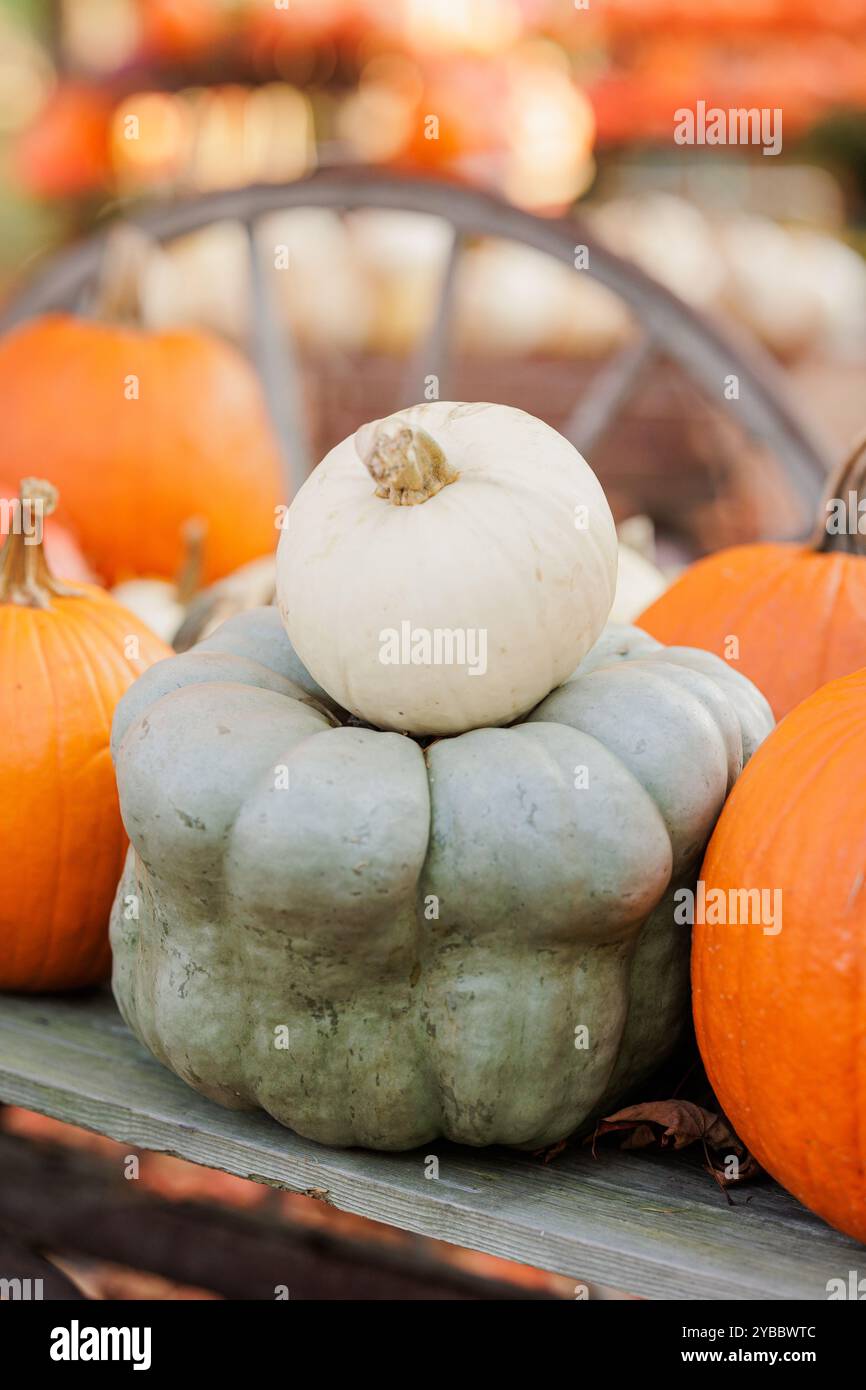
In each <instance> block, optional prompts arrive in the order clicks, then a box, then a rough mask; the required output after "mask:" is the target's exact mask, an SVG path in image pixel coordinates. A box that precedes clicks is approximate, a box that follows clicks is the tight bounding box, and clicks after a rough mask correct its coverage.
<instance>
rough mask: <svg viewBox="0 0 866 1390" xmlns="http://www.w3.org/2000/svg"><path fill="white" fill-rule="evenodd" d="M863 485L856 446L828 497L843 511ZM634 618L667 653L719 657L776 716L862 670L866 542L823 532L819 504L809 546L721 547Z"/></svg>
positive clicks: (863, 466)
mask: <svg viewBox="0 0 866 1390" xmlns="http://www.w3.org/2000/svg"><path fill="white" fill-rule="evenodd" d="M864 481H866V462H864V446H861V447H860V448H858V449H857V451H856V452H855V453H854V455H853V456H852V458H851V459H849V460H848V461H847V462H846V464H845V466H844V467H843V468H842V469H841V470H840V472H839V474H837V476H836V478H835V479H834V480H833V483H832V484H831V487H830V496H831V497H834V498H839V499H841V501H842V502H843V503H844V504H845V505H846V508H847V506H848V503H849V494H850V495H851V497H852V498H853V499H855V501H854V506H855V507H856V504H857V503H859V501H860V500H861V499H862V498H863V497H864V496H866V489H864ZM852 510H853V508H852ZM864 527H866V517H864ZM637 621H638V625H639V626H640V627H642V628H644V629H645V630H646V631H647V632H649V633H651V635H652V636H653V637H655V638H657V639H658V641H660V642H664V643H665V644H666V645H668V646H688V647H705V648H706V649H707V650H708V651H711V652H715V654H716V655H717V656H722V657H725V658H726V659H727V660H729V661H730V662H731V665H733V666H735V668H736V669H737V670H738V671H741V672H742V674H743V675H744V676H748V677H749V679H750V680H752V681H754V683H755V685H756V686H757V687H758V689H759V690H761V691H762V692H763V694H764V695H765V696H766V697H767V699H768V700H769V702H770V705H771V706H772V709H773V713H774V715H775V716H776V718H777V719H781V718H782V716H783V715H785V714H787V713H788V711H789V710H790V709H793V707H794V705H797V704H799V703H800V701H801V700H804V699H805V698H806V696H807V695H811V694H812V693H813V691H815V690H817V689H818V687H819V686H821V685H824V684H825V683H826V682H827V681H829V680H834V679H835V678H836V677H838V676H846V675H848V674H849V673H850V672H851V671H856V670H858V669H859V667H861V666H866V535H862V534H859V533H858V534H848V533H842V534H838V535H836V534H829V533H828V530H827V512H826V508H825V507H822V509H821V515H820V517H819V519H818V524H817V526H816V530H815V535H814V537H813V539H812V542H811V543H810V544H809V545H788V544H762V545H741V546H734V547H732V548H731V549H729V550H720V551H719V552H718V553H717V554H715V555H710V556H709V557H708V558H707V559H705V560H699V561H698V563H697V564H695V565H692V566H691V567H690V568H689V569H688V570H686V572H685V574H683V575H681V576H680V578H679V579H678V580H677V581H676V582H675V583H674V584H672V585H671V587H670V588H669V589H668V590H667V591H666V592H665V593H664V594H662V596H661V598H658V599H656V601H655V603H652V604H650V606H649V608H647V610H646V612H644V613H643V614H642V615H641V617H640V618H638V620H637Z"/></svg>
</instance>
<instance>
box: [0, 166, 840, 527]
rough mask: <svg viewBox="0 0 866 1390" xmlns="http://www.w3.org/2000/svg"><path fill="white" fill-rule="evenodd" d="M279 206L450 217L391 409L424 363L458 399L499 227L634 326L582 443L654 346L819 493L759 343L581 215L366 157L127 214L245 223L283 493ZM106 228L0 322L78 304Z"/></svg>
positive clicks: (821, 452) (170, 223)
mask: <svg viewBox="0 0 866 1390" xmlns="http://www.w3.org/2000/svg"><path fill="white" fill-rule="evenodd" d="M289 208H329V209H332V210H334V211H337V212H348V211H352V210H354V209H357V208H378V209H388V210H394V211H401V212H415V213H423V214H428V215H433V216H436V217H439V218H441V219H443V220H444V221H445V222H446V223H448V224H450V228H451V242H450V252H449V254H448V257H447V262H446V266H445V270H444V274H443V276H442V282H441V286H440V294H439V302H438V306H437V308H436V310H435V312H434V314H433V317H432V321H431V323H430V325H429V328H428V331H427V333H426V335H425V337H424V340H423V341H422V342H421V343H420V344H419V345H418V346H417V347H416V349H415V351H414V353H413V355H412V357H411V360H410V362H409V366H408V370H407V371H406V374H405V377H404V379H403V382H402V385H401V392H400V399H399V400H395V402H394V409H398V408H399V407H400V406H405V405H408V404H411V403H414V402H415V401H417V400H418V399H420V398H421V397H422V396H423V386H424V381H425V378H426V377H428V376H430V375H435V376H436V377H437V378H438V381H439V383H440V394H441V395H442V396H443V397H445V398H451V399H459V398H460V397H459V391H458V390H457V389H456V383H455V382H454V380H453V375H454V373H453V371H452V370H451V362H450V348H451V341H452V334H451V324H452V319H453V311H454V300H455V296H454V287H455V281H456V269H457V265H458V262H459V257H460V254H461V250H462V248H463V246H464V245H465V243H466V241H467V239H468V238H469V237H472V236H477V235H486V236H492V237H502V238H507V239H509V240H512V241H515V242H518V243H522V244H524V245H526V246H530V247H533V248H535V249H536V250H538V251H542V252H545V253H546V254H547V255H549V256H552V257H553V258H554V259H555V260H558V261H562V262H564V263H565V264H566V265H568V266H569V267H574V264H575V248H576V247H577V246H583V247H586V248H587V252H588V256H587V262H588V264H587V267H586V269H583V270H581V271H579V272H578V271H575V273H576V274H577V273H580V274H582V275H589V276H591V277H592V278H594V279H596V280H598V281H599V282H600V283H601V284H602V285H604V286H606V287H607V288H608V289H610V290H612V291H613V292H614V293H615V294H617V295H618V296H619V297H620V298H621V299H622V300H623V301H624V302H625V304H626V305H627V306H628V308H629V309H630V310H631V311H632V313H633V314H634V316H635V318H636V319H637V321H638V323H639V325H640V332H639V335H638V338H637V340H636V341H632V342H629V343H628V344H627V345H626V346H625V347H624V348H622V349H621V350H620V351H619V352H618V353H617V354H615V355H614V356H613V357H612V358H611V359H610V360H609V361H608V362H607V364H606V365H605V366H604V367H603V368H602V369H601V371H600V372H599V373H598V374H597V375H596V376H595V377H594V378H593V381H592V388H591V391H590V392H588V393H586V394H585V395H584V396H583V397H582V398H580V399H578V400H577V401H576V403H575V404H574V405H573V407H572V409H571V411H570V414H569V416H568V420H567V423H566V425H565V426H564V430H563V432H564V433H565V434H567V436H568V437H569V438H570V439H571V440H572V442H573V443H574V444H575V445H576V446H577V447H578V449H580V450H581V452H583V453H587V452H589V451H591V450H592V448H593V447H594V446H595V445H597V444H598V443H599V441H600V440H601V439H602V437H603V436H604V435H605V434H606V433H607V432H608V430H609V429H610V427H611V425H612V424H613V422H614V421H615V419H616V417H617V415H618V414H619V412H620V411H621V409H622V407H623V406H624V404H625V403H626V401H627V400H628V397H629V396H630V394H631V392H632V391H633V390H634V389H635V387H636V386H637V385H638V383H639V381H640V380H641V378H642V376H643V374H644V373H645V371H646V369H647V367H648V366H649V364H650V363H651V362H653V361H654V360H656V359H657V358H659V357H661V356H662V355H665V356H666V357H667V358H669V359H671V360H673V361H674V362H676V363H677V364H678V366H679V367H680V368H681V369H682V371H683V372H684V373H685V375H686V377H687V378H688V379H690V380H691V382H692V383H694V385H695V386H696V387H697V388H698V390H699V391H700V392H701V394H702V395H703V396H704V397H705V398H706V399H707V400H708V401H709V402H712V401H719V400H720V399H721V398H722V393H723V390H724V385H725V382H726V380H729V379H730V378H731V377H736V378H737V381H738V392H739V396H738V399H736V400H726V405H727V406H729V407H730V409H731V411H732V418H734V419H736V421H737V422H738V424H739V426H740V427H741V428H742V430H743V431H744V432H745V434H746V435H747V437H750V438H751V439H752V440H753V441H755V442H757V443H759V444H760V445H762V446H764V447H766V448H767V449H769V450H770V451H771V452H772V453H773V454H774V455H775V456H776V457H777V458H778V460H779V461H780V463H781V465H782V468H783V471H784V474H785V476H786V479H787V481H788V483H789V485H790V488H791V491H792V493H793V495H794V496H795V497H796V499H797V500H798V502H799V504H800V506H801V508H802V510H803V513H804V515H806V516H812V515H813V514H814V511H815V507H816V505H817V503H818V502H819V500H820V497H821V494H822V491H823V488H824V482H825V478H826V476H827V473H828V471H829V468H830V464H831V459H832V453H831V451H830V450H828V448H827V446H826V445H825V444H824V443H823V442H822V441H821V440H820V439H819V438H818V437H817V436H816V434H815V433H814V432H813V430H812V428H811V427H810V425H809V424H808V423H807V422H806V421H805V420H803V419H802V418H801V417H800V415H799V414H798V412H797V410H796V409H795V407H794V406H793V404H792V403H791V401H790V400H789V399H788V394H787V387H786V383H785V381H784V378H783V376H782V373H781V372H780V371H779V370H778V368H777V367H776V365H775V363H774V362H773V361H772V359H771V358H770V357H769V355H768V354H767V353H765V352H764V351H763V350H762V349H759V348H758V347H756V346H753V345H751V344H748V345H747V344H744V343H743V342H741V341H740V340H739V338H738V337H735V335H734V334H733V333H729V332H726V331H724V330H722V329H721V328H719V326H718V325H717V324H715V323H714V322H711V321H710V319H709V318H708V317H707V316H706V315H703V314H701V313H700V312H698V311H696V310H695V309H692V308H691V307H690V306H688V305H687V304H685V303H684V302H683V301H681V300H680V299H678V298H677V297H676V296H675V295H674V294H672V293H671V292H670V291H669V290H667V289H666V288H664V287H663V286H662V285H660V284H658V283H657V282H656V281H655V280H653V279H652V278H651V277H650V276H648V275H646V274H645V273H644V272H643V271H641V270H639V269H638V268H637V267H636V266H634V265H632V264H631V263H630V262H628V261H625V260H623V259H621V258H620V257H619V256H616V255H614V254H613V253H612V252H610V251H609V250H607V249H606V248H605V247H604V245H603V244H602V243H600V242H599V241H597V240H596V238H595V237H594V236H593V235H592V234H591V233H590V231H589V230H588V228H587V227H585V226H584V225H583V224H582V223H581V222H580V221H579V220H578V219H575V218H559V219H547V218H540V217H536V216H534V215H532V214H531V213H528V212H524V211H522V210H520V209H518V208H515V207H511V206H510V205H508V204H506V203H503V202H502V201H500V200H499V199H497V198H494V197H491V196H490V195H489V194H486V193H481V192H478V191H477V190H475V189H471V188H467V187H464V186H462V185H457V184H452V183H445V182H441V181H438V180H430V179H408V178H403V177H399V178H398V177H391V176H388V175H386V174H382V173H379V172H377V171H376V170H370V169H361V168H357V169H356V168H353V169H323V170H320V171H318V172H316V173H314V174H312V175H310V177H308V178H306V179H303V180H300V181H298V182H296V183H290V184H284V185H263V186H257V187H253V188H246V189H239V190H232V191H228V192H218V193H213V194H209V195H205V196H202V197H199V198H196V199H194V200H189V201H182V202H177V203H173V204H171V205H162V206H154V207H149V208H147V209H145V210H140V211H136V212H135V213H134V214H133V215H132V216H131V218H130V220H131V221H133V222H134V223H135V224H136V225H138V226H140V227H141V228H143V229H144V230H145V231H146V232H148V233H149V234H150V235H151V236H153V237H155V238H156V239H157V240H158V241H161V242H164V241H171V240H173V239H174V238H175V237H178V236H182V235H185V234H187V233H190V232H195V231H198V230H200V229H201V228H203V227H206V226H207V225H208V224H210V223H212V222H218V221H222V220H224V219H229V220H233V221H237V222H240V223H242V224H243V225H244V226H245V228H246V229H247V233H248V243H249V254H250V260H251V269H252V276H251V284H252V295H253V311H254V312H253V319H252V342H253V349H254V355H255V358H256V361H257V365H258V368H259V371H260V374H261V378H262V381H263V385H264V390H265V395H266V398H267V401H268V404H269V408H270V411H271V414H272V417H273V421H274V424H275V427H276V431H277V435H278V438H279V441H280V446H281V455H282V460H283V470H284V477H285V482H286V487H287V492H288V494H289V495H291V494H292V493H293V492H294V491H296V490H297V488H298V487H299V486H300V484H301V483H302V482H303V480H304V479H305V478H306V476H307V474H308V473H309V471H310V468H311V467H312V465H313V463H314V462H315V459H314V458H313V450H312V444H311V440H310V437H309V434H308V432H307V429H306V425H305V413H304V410H303V406H302V400H301V388H300V374H299V368H298V356H297V353H296V350H295V344H294V342H293V338H292V334H291V331H290V329H289V328H288V327H287V326H285V325H284V324H283V323H282V322H279V321H278V319H277V317H276V314H275V311H274V307H273V305H272V303H271V300H270V297H269V295H268V292H267V281H266V278H265V267H264V265H263V264H262V260H261V250H260V247H259V245H258V243H257V238H256V235H255V232H256V225H257V223H258V221H259V219H260V218H261V217H263V216H264V215H265V214H268V213H272V212H276V211H281V210H285V209H289ZM106 237H107V233H106V232H100V233H97V234H95V235H94V236H93V237H91V238H90V239H89V240H88V241H86V242H84V243H82V244H80V245H78V246H75V247H72V248H70V249H69V250H68V251H66V252H63V253H62V254H61V255H59V256H58V257H56V258H55V259H53V260H52V262H51V263H50V264H49V265H47V266H46V267H45V268H44V269H43V270H42V272H41V274H40V275H39V276H38V277H37V278H36V279H34V281H33V282H32V283H31V284H30V285H29V286H28V287H27V288H26V289H25V290H24V291H22V292H21V293H20V294H19V295H18V296H17V298H15V299H14V300H13V301H12V303H11V304H10V305H9V306H8V307H7V309H6V311H5V313H4V314H3V315H2V317H0V329H7V328H9V327H10V326H11V325H12V324H14V323H16V322H18V321H19V320H21V319H23V318H27V317H30V316H31V315H33V314H37V313H43V312H46V311H48V310H56V309H75V308H80V307H81V305H82V303H83V302H84V299H85V296H86V295H87V293H88V289H89V287H90V286H92V284H93V283H94V281H95V279H96V276H97V275H98V272H99V269H100V265H101V261H102V256H103V252H104V247H105V243H106Z"/></svg>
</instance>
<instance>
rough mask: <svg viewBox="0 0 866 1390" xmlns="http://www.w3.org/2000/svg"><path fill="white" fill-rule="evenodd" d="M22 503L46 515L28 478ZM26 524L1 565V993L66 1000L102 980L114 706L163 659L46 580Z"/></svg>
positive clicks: (90, 599) (43, 495) (120, 619)
mask: <svg viewBox="0 0 866 1390" xmlns="http://www.w3.org/2000/svg"><path fill="white" fill-rule="evenodd" d="M21 498H22V501H24V500H25V499H26V500H27V501H29V502H30V503H34V502H35V503H40V502H41V503H42V505H43V508H44V511H45V512H46V513H47V512H50V511H51V510H53V506H54V501H55V499H56V493H55V492H54V489H53V488H51V487H50V486H49V485H48V484H45V483H40V482H38V481H36V480H34V479H25V481H24V482H23V483H22V485H21ZM37 514H38V513H37ZM32 515H33V513H29V514H28V513H26V512H25V513H24V516H25V528H24V529H22V528H21V526H17V527H16V528H14V529H13V530H12V531H11V532H10V535H9V536H8V537H7V539H6V542H5V545H4V546H3V550H2V553H0V651H2V654H3V655H2V671H3V680H2V684H0V706H2V713H0V728H2V738H0V989H18V990H48V989H72V988H76V987H77V986H80V985H86V984H92V983H94V982H95V981H97V980H100V979H102V978H103V977H104V976H105V975H106V973H107V971H108V968H109V960H110V956H109V948H108V914H109V910H110V908H111V902H112V898H113V896H114V891H115V888H116V886H117V882H118V879H119V877H120V871H121V867H122V864H123V856H124V853H125V849H126V837H125V835H124V831H123V826H122V824H121V820H120V812H119V809H118V804H117V791H116V788H115V783H114V773H113V770H112V765H111V757H110V754H109V746H108V744H109V735H110V731H111V719H112V715H113V713H114V707H115V705H116V704H117V701H118V700H119V699H120V696H121V695H122V694H123V692H124V691H125V690H126V689H127V687H128V686H129V685H131V684H132V682H133V681H134V680H135V678H136V677H137V676H138V675H140V674H141V672H142V671H144V670H145V669H146V668H147V667H148V666H151V665H153V663H154V662H155V661H159V660H160V659H161V658H162V657H164V656H170V655H171V650H170V648H168V647H166V646H165V645H164V644H163V643H162V642H160V641H159V639H158V638H156V637H154V636H153V634H152V633H151V632H150V631H149V630H148V629H147V628H146V627H145V626H144V624H143V623H141V622H139V621H138V619H137V618H134V617H133V616H132V614H131V613H128V612H127V611H126V610H125V609H123V608H121V607H120V605H119V604H117V603H115V602H114V600H113V599H111V598H109V596H108V595H107V594H106V593H104V592H103V590H101V589H99V588H97V587H96V586H93V585H86V586H85V585H81V586H80V587H77V588H75V589H70V588H69V587H68V586H67V585H65V584H63V583H61V582H60V581H59V580H57V579H55V578H54V576H53V575H52V573H51V571H50V569H49V568H48V564H47V562H46V559H45V555H44V551H43V547H42V544H41V543H34V544H31V543H29V542H28V540H27V536H26V534H25V531H26V532H27V533H29V535H30V536H31V537H32V536H33V534H34V532H33V530H32V528H31V525H30V518H31V516H32Z"/></svg>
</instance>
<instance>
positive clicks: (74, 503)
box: [0, 228, 282, 586]
mask: <svg viewBox="0 0 866 1390" xmlns="http://www.w3.org/2000/svg"><path fill="white" fill-rule="evenodd" d="M150 254H152V248H151V247H150V245H149V243H148V242H147V240H146V239H145V238H143V237H142V236H141V235H140V234H138V233H137V232H136V231H135V230H134V229H132V228H119V229H117V231H116V232H115V235H114V238H113V240H112V242H111V244H110V245H109V249H108V253H107V255H106V268H105V271H104V273H103V280H102V284H101V286H100V290H99V310H100V312H101V313H103V314H105V315H107V316H108V317H109V318H111V319H112V320H116V321H110V322H103V321H99V320H96V319H78V318H73V317H71V316H68V315H64V314H51V315H46V316H44V317H41V318H37V319H33V320H31V321H30V322H28V323H25V324H23V325H22V326H20V327H19V328H16V329H14V330H13V331H12V332H11V333H9V334H8V335H7V336H6V337H5V338H3V339H2V340H0V419H2V420H3V445H4V451H5V454H6V457H7V459H8V460H9V462H10V464H11V466H12V467H13V468H14V469H15V471H16V473H17V474H18V476H19V477H20V476H26V475H30V474H37V473H38V472H39V470H40V469H41V468H42V466H43V464H44V461H45V459H49V458H50V460H51V469H52V479H53V480H55V481H56V486H57V488H58V490H59V492H60V494H61V496H62V498H63V508H62V520H63V521H64V523H65V524H68V525H69V526H70V527H71V528H72V530H73V531H74V532H75V534H76V536H77V538H78V540H79V542H80V544H81V547H82V549H83V550H84V553H85V555H86V556H87V558H88V560H89V561H90V562H91V564H92V565H93V566H94V568H95V570H96V571H97V573H98V575H99V577H100V579H101V580H103V581H104V582H105V583H106V584H107V585H109V586H110V585H113V584H116V583H118V582H119V581H120V580H122V579H129V578H133V577H135V576H138V575H147V576H149V577H154V578H161V579H169V578H171V577H173V576H174V575H175V574H176V572H177V570H178V568H179V566H180V563H181V561H182V558H183V547H182V540H181V533H182V528H183V525H184V523H185V522H186V521H187V520H188V519H189V518H190V517H192V516H197V517H201V518H202V519H203V520H204V522H205V523H206V525H207V533H208V544H207V554H206V556H205V561H204V574H203V582H204V583H206V584H207V583H211V582H213V581H214V580H216V579H219V578H222V576H223V575H226V574H230V573H231V572H232V571H233V570H235V569H237V568H238V567H239V566H240V565H242V564H245V563H246V562H247V561H248V560H254V559H256V558H257V557H258V556H259V555H262V554H265V553H267V552H268V551H270V550H273V548H274V545H275V538H276V531H275V525H274V516H275V513H274V509H275V507H276V505H277V503H278V502H279V501H280V500H281V491H282V489H281V484H280V469H279V460H278V454H277V449H276V444H275V441H274V437H273V434H272V431H271V427H270V424H269V421H268V418H267V414H266V410H265V404H264V399H263V396H262V392H261V388H260V386H259V382H258V379H257V377H256V375H255V373H254V372H253V370H252V368H251V367H250V365H249V364H248V362H247V361H246V360H245V359H244V358H243V357H242V356H241V355H240V353H238V352H237V351H236V349H235V348H233V347H230V346H229V344H228V343H225V342H223V341H222V340H221V339H218V338H216V337H213V336H212V335H210V334H208V333H205V332H201V331H199V330H193V329H189V330H172V331H167V332H149V331H147V330H146V329H145V328H142V327H141V326H140V311H141V305H140V300H139V293H138V290H139V285H140V282H141V276H142V274H143V272H144V267H145V265H146V264H147V257H148V255H150Z"/></svg>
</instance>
